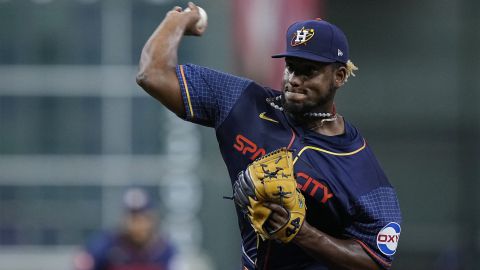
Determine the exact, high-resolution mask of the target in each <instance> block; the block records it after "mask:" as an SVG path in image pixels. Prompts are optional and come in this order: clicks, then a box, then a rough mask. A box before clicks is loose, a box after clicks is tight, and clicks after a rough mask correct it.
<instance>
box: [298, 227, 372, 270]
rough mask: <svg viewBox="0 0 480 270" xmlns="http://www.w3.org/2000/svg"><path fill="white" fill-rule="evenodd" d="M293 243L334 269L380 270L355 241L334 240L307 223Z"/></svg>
mask: <svg viewBox="0 0 480 270" xmlns="http://www.w3.org/2000/svg"><path fill="white" fill-rule="evenodd" d="M293 243H295V244H296V245H298V246H299V247H301V248H302V249H303V250H305V252H307V253H308V254H309V255H311V256H312V257H314V258H316V259H318V260H322V261H327V262H328V263H329V264H330V265H332V266H335V269H346V270H350V269H352V270H363V269H365V270H367V269H368V270H379V269H381V268H380V267H379V265H378V264H377V263H375V262H374V261H373V259H372V258H370V256H369V255H368V254H367V253H366V252H365V250H363V248H362V247H361V246H360V244H358V243H357V242H356V241H354V240H351V239H350V240H343V239H337V238H334V237H332V236H330V235H327V234H325V233H323V232H321V231H319V230H317V229H316V228H314V227H312V226H310V225H309V224H308V223H307V222H305V223H304V224H303V226H302V228H301V229H300V231H299V232H298V234H297V235H296V236H295V238H294V239H293Z"/></svg>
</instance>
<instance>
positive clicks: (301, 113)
mask: <svg viewBox="0 0 480 270" xmlns="http://www.w3.org/2000/svg"><path fill="white" fill-rule="evenodd" d="M334 95H335V88H334V87H333V86H332V87H331V88H330V90H329V91H328V94H327V95H326V96H324V97H322V98H321V99H320V100H318V101H317V102H312V101H306V102H301V103H297V102H289V101H288V100H287V99H286V98H285V92H283V93H282V98H281V100H280V104H281V107H283V109H284V111H285V112H286V113H288V114H289V115H290V116H292V117H293V118H294V119H296V120H298V121H302V122H303V121H307V120H308V119H310V118H309V117H306V115H307V114H309V113H312V112H320V113H329V111H320V110H319V108H322V107H325V105H326V104H328V103H329V102H331V101H332V99H333V97H334Z"/></svg>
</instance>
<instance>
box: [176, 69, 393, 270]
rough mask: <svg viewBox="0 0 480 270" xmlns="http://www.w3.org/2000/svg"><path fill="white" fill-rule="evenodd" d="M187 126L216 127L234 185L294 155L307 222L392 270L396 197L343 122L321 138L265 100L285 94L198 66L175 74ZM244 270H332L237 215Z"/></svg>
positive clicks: (353, 131) (364, 147)
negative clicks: (266, 161) (256, 164)
mask: <svg viewBox="0 0 480 270" xmlns="http://www.w3.org/2000/svg"><path fill="white" fill-rule="evenodd" d="M177 76H178V78H179V82H180V86H181V91H182V96H183V101H184V105H185V111H186V117H185V118H186V120H188V121H191V122H194V123H198V124H202V125H205V126H209V127H214V128H215V130H216V136H217V140H218V143H219V146H220V151H221V153H222V157H223V159H224V161H225V164H226V165H227V169H228V172H229V175H230V179H231V182H232V184H233V182H235V180H236V177H237V175H238V173H239V172H240V171H242V170H245V169H246V167H247V166H248V164H250V163H251V162H252V161H253V160H255V159H256V158H258V157H260V156H262V155H264V154H266V153H268V152H271V151H274V150H276V149H278V148H281V147H287V148H289V149H291V150H293V151H294V153H293V156H294V171H295V175H296V180H297V185H298V187H299V189H300V190H301V191H302V193H303V195H304V196H305V200H306V205H307V215H306V220H307V221H308V223H309V224H311V225H312V226H314V227H316V228H317V229H319V230H321V231H323V232H325V233H328V234H329V235H331V236H333V237H336V238H339V239H354V240H355V241H357V242H358V243H359V244H360V245H361V246H362V247H363V248H364V249H365V251H366V252H367V253H368V254H369V255H370V256H371V257H372V258H373V259H374V260H375V261H376V262H377V263H378V264H379V265H381V266H382V267H383V268H385V269H388V268H389V267H390V265H391V262H392V259H393V255H394V253H395V251H396V248H397V244H398V239H399V235H400V223H401V214H400V208H399V204H398V200H397V196H396V193H395V190H394V189H393V187H392V186H391V185H390V183H389V182H388V179H387V177H386V176H385V174H384V172H383V170H382V169H381V167H380V165H379V164H378V162H377V160H376V158H375V156H374V154H373V153H372V151H371V149H370V148H369V147H368V144H367V142H366V140H365V139H364V138H363V137H362V136H361V135H360V133H359V132H358V130H357V129H356V128H355V127H354V126H353V125H351V124H350V123H349V122H348V121H345V133H344V134H342V135H338V136H324V135H321V134H318V133H316V132H313V131H310V130H305V129H303V128H301V127H300V126H297V125H295V123H293V122H292V120H291V119H290V118H289V117H288V116H287V115H285V113H283V112H282V111H279V110H276V109H274V108H273V107H271V106H270V105H269V104H268V103H267V102H266V98H269V97H275V96H278V95H280V92H278V91H274V90H272V89H269V88H266V87H262V86H260V85H258V84H256V83H255V82H253V81H251V80H248V79H244V78H240V77H236V76H232V75H229V74H226V73H222V72H218V71H214V70H211V69H207V68H204V67H200V66H196V65H180V66H178V67H177ZM237 215H238V223H239V226H240V232H241V236H242V263H243V266H244V269H248V270H253V269H308V270H314V269H315V270H320V269H322V270H323V269H329V268H328V267H327V266H326V264H325V263H324V262H321V261H316V260H314V259H313V258H311V257H310V256H309V255H307V254H306V253H305V252H304V251H302V250H301V249H300V248H299V247H297V246H296V245H294V244H280V243H276V242H273V241H265V242H263V241H261V240H259V239H257V235H256V234H255V232H254V230H253V228H252V227H251V226H250V223H249V222H248V220H247V219H246V217H245V216H243V215H242V214H241V211H239V209H237Z"/></svg>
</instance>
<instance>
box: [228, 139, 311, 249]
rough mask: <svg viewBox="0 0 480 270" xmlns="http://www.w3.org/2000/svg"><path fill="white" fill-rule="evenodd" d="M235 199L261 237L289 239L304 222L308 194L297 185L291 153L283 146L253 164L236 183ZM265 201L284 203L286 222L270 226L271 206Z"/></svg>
mask: <svg viewBox="0 0 480 270" xmlns="http://www.w3.org/2000/svg"><path fill="white" fill-rule="evenodd" d="M234 200H235V202H236V204H237V205H238V206H239V208H240V209H241V210H242V211H243V212H244V213H245V214H246V215H247V216H248V218H249V219H250V222H251V224H252V226H253V228H254V229H255V231H256V232H257V233H258V234H259V235H260V236H261V237H262V238H264V239H278V240H280V241H282V242H284V243H288V242H290V241H291V240H292V239H293V238H294V237H295V235H296V234H297V233H298V231H299V229H300V227H301V225H302V224H303V221H304V219H305V212H306V205H305V198H304V197H303V195H302V193H301V192H300V191H299V190H298V189H297V182H296V181H295V177H294V173H293V158H292V153H291V152H290V151H289V150H287V149H286V148H281V149H279V150H276V151H274V152H271V153H269V154H267V155H265V156H263V157H261V158H259V159H257V160H255V161H254V162H253V163H252V164H250V165H249V166H248V168H247V169H246V170H245V171H243V172H241V173H240V174H239V176H238V179H237V181H236V182H235V184H234ZM263 202H273V203H276V204H279V205H281V206H282V207H284V208H285V209H286V210H287V212H288V220H287V221H286V222H285V224H283V225H282V226H280V227H279V228H269V226H268V218H269V216H270V214H271V210H270V209H268V208H266V207H265V206H264V205H263Z"/></svg>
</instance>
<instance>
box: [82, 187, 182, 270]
mask: <svg viewBox="0 0 480 270" xmlns="http://www.w3.org/2000/svg"><path fill="white" fill-rule="evenodd" d="M123 205H124V211H125V213H124V216H123V219H122V221H121V224H120V228H118V229H116V230H113V231H104V232H100V233H98V234H95V235H94V236H93V237H92V238H91V239H90V240H89V241H88V242H87V244H86V246H85V249H84V250H83V251H81V252H80V253H79V254H77V255H76V256H75V258H74V266H75V270H127V269H128V270H169V269H172V268H171V267H170V265H171V264H172V262H173V259H174V256H175V253H176V251H175V248H174V247H173V245H172V244H171V243H170V242H169V241H168V239H166V238H165V237H163V236H162V235H161V233H160V230H159V226H158V225H159V220H158V215H157V213H156V208H155V207H154V202H153V201H152V200H151V199H150V197H149V195H148V194H147V193H146V192H145V191H144V190H143V189H140V188H130V189H128V190H127V191H126V192H125V194H124V197H123Z"/></svg>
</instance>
